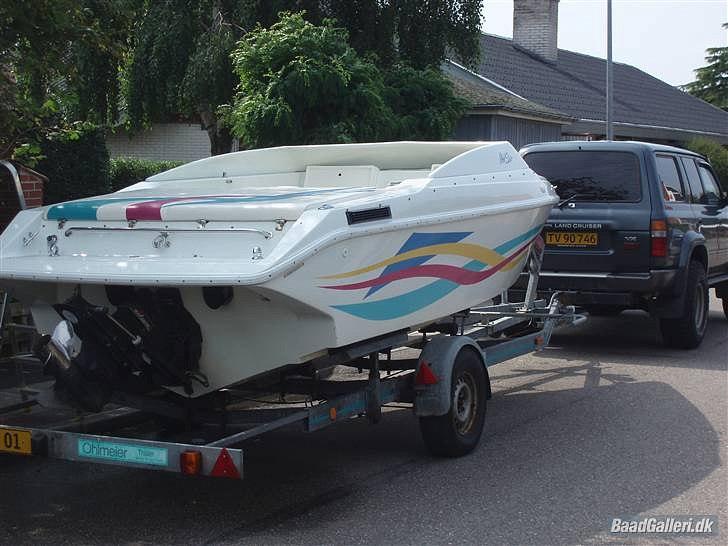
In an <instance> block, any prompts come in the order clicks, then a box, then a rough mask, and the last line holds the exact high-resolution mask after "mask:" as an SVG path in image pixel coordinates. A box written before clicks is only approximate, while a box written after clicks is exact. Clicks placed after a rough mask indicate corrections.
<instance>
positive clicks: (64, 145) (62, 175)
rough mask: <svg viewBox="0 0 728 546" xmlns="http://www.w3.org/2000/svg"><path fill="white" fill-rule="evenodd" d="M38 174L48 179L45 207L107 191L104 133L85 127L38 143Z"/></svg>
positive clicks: (106, 153) (106, 156) (44, 196)
mask: <svg viewBox="0 0 728 546" xmlns="http://www.w3.org/2000/svg"><path fill="white" fill-rule="evenodd" d="M40 151H41V154H42V157H43V158H42V159H41V160H40V161H39V162H38V165H37V170H38V171H39V172H41V173H43V174H45V175H46V176H47V177H48V184H46V186H45V189H44V195H43V201H44V202H45V204H51V203H58V202H59V201H70V200H72V199H80V198H82V197H89V196H91V195H99V194H104V193H108V191H109V152H108V150H107V149H106V139H105V137H104V131H103V130H102V129H100V128H99V127H84V128H83V129H82V130H78V131H73V132H71V133H59V134H57V135H56V136H53V137H51V138H48V139H46V140H44V141H43V142H41V145H40Z"/></svg>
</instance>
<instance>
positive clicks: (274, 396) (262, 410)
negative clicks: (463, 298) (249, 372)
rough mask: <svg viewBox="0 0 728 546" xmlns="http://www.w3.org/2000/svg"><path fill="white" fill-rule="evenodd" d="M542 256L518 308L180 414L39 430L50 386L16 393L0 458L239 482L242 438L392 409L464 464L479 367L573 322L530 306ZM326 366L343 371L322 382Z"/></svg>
mask: <svg viewBox="0 0 728 546" xmlns="http://www.w3.org/2000/svg"><path fill="white" fill-rule="evenodd" d="M542 254H543V241H541V239H540V238H539V239H537V241H536V243H535V244H534V245H533V247H532V249H531V252H530V254H529V259H528V262H527V265H526V267H527V272H528V274H529V283H528V287H527V290H526V295H525V298H524V301H522V302H517V303H509V302H508V301H507V293H504V294H503V295H502V296H501V302H500V303H498V304H496V305H488V306H483V307H475V308H471V309H468V310H466V311H463V312H461V313H457V314H455V315H452V316H449V317H446V318H443V319H440V320H439V321H437V322H436V323H433V324H428V325H425V326H422V327H419V328H417V329H411V330H401V331H397V332H392V333H390V334H387V335H384V336H380V337H378V338H375V339H369V340H366V341H362V342H359V343H355V344H352V345H349V346H347V347H342V348H337V349H332V350H329V351H328V352H327V353H326V354H324V355H321V356H318V357H317V358H314V359H312V360H310V361H309V362H307V363H305V364H297V365H291V366H286V367H284V368H281V369H280V370H276V371H275V372H273V373H272V374H268V375H266V376H265V377H261V378H257V379H253V380H252V381H247V382H245V383H244V384H242V385H240V386H239V387H233V388H229V389H223V390H221V391H218V392H215V393H212V394H210V395H208V396H205V397H201V398H200V399H185V400H186V404H184V405H181V404H180V403H179V399H177V400H176V401H172V400H171V399H170V398H168V397H165V396H163V395H160V396H159V397H150V396H134V395H128V394H117V395H115V396H114V398H113V399H112V401H113V407H112V408H111V409H108V410H106V411H102V412H100V413H94V414H88V413H80V414H79V413H78V412H72V413H71V414H70V415H67V419H65V420H63V421H60V422H56V423H51V424H39V423H38V422H37V421H38V420H37V419H36V417H37V415H36V414H37V412H36V410H37V409H39V408H43V407H53V406H52V403H51V404H49V402H48V398H49V394H48V393H49V392H51V390H52V382H47V383H46V384H45V388H43V387H44V386H43V385H42V384H41V385H40V388H34V386H33V385H31V386H25V385H21V386H20V387H18V388H17V389H16V390H15V392H14V396H15V397H16V398H15V399H13V397H12V396H11V397H10V399H8V398H7V396H6V397H5V398H3V397H2V396H0V422H4V424H0V453H13V454H17V455H26V456H30V455H34V456H45V457H49V458H55V459H65V460H70V461H78V462H86V463H101V464H108V465H117V466H125V467H130V468H144V469H150V470H164V471H168V472H176V473H182V474H187V475H202V476H214V477H227V478H236V479H240V478H242V477H243V475H244V472H243V462H244V459H243V455H244V449H243V448H241V447H240V445H241V444H243V443H244V442H245V441H247V440H251V439H253V438H258V437H260V436H261V435H263V434H265V433H267V432H270V431H273V430H276V429H280V428H282V427H287V426H292V425H298V426H302V427H303V429H304V430H305V431H307V432H314V431H317V430H320V429H323V428H326V427H328V426H331V425H333V424H336V423H340V422H342V421H346V420H348V419H350V418H355V417H366V418H367V419H369V420H370V421H371V422H372V423H377V422H379V421H380V420H381V419H382V407H384V406H387V405H389V404H392V403H403V404H407V405H411V407H412V409H413V411H414V414H415V415H416V416H417V417H419V419H420V428H421V431H422V435H423V439H424V441H425V444H426V446H427V447H428V449H429V450H430V452H432V453H433V454H436V455H442V456H459V455H464V454H466V453H468V452H470V451H471V450H472V449H474V448H475V446H476V445H477V443H478V441H479V439H480V435H481V432H482V429H483V423H484V418H485V404H486V400H487V399H488V398H490V378H489V375H488V369H489V368H490V367H492V366H494V365H496V364H499V363H501V362H505V361H507V360H510V359H512V358H515V357H518V356H522V355H525V354H528V353H532V352H534V351H539V350H542V349H543V348H545V347H546V346H547V345H548V344H549V340H550V339H551V335H552V333H553V332H554V330H555V329H557V328H560V327H563V326H567V325H573V324H577V323H579V322H582V321H584V320H585V317H584V316H583V315H580V314H578V313H576V311H575V309H574V308H573V307H571V306H565V305H562V304H561V302H560V300H559V296H560V294H559V293H554V294H552V295H551V297H550V299H549V300H543V299H541V300H539V299H536V297H537V296H536V288H537V283H538V275H539V271H540V266H541V258H542ZM416 351H419V353H417V352H416ZM400 356H401V357H400ZM24 362H26V364H25V365H28V364H27V360H26V361H24ZM18 365H19V364H18V363H17V362H16V367H17V366H18ZM36 365H38V366H39V365H40V364H39V363H36ZM336 366H340V367H346V368H337V369H339V370H343V369H346V370H348V372H347V373H341V374H339V373H336V374H334V375H332V376H329V375H328V374H329V373H330V372H331V370H332V369H333V368H334V367H336ZM20 375H21V376H22V374H20ZM6 392H7V391H6ZM0 395H3V393H2V392H0ZM42 422H44V423H47V422H48V420H47V418H46V419H44V420H42Z"/></svg>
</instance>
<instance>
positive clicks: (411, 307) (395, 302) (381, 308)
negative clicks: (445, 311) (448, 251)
mask: <svg viewBox="0 0 728 546" xmlns="http://www.w3.org/2000/svg"><path fill="white" fill-rule="evenodd" d="M540 231H541V226H537V227H535V228H533V229H531V230H529V231H527V232H526V233H524V234H523V235H519V236H518V237H515V238H513V239H511V240H510V241H506V242H505V243H503V244H502V245H500V246H498V247H496V249H495V251H496V252H498V254H506V253H508V252H509V251H511V250H513V249H515V248H517V247H519V246H521V245H522V244H523V243H525V242H527V241H529V240H530V239H532V238H533V237H535V236H536V235H537V234H538V233H539V232H540ZM463 267H464V268H465V269H469V270H471V271H482V270H483V269H484V268H485V267H486V264H484V263H483V262H480V261H478V260H473V261H471V262H468V263H467V264H465V265H464V266H463ZM459 286H460V285H459V284H457V283H454V282H452V281H448V280H446V279H439V280H437V281H435V282H432V283H430V284H427V285H425V286H422V287H420V288H417V289H416V290H413V291H411V292H407V293H405V294H400V295H399V296H393V297H391V298H387V299H383V300H378V301H367V302H361V303H351V304H347V305H332V307H333V308H334V309H338V310H339V311H343V312H345V313H348V314H350V315H353V316H355V317H359V318H363V319H365V320H391V319H395V318H399V317H403V316H405V315H409V314H410V313H414V312H415V311H419V310H420V309H423V308H425V307H427V306H428V305H432V304H433V303H435V302H436V301H438V300H440V299H442V298H444V297H445V296H447V295H448V294H449V293H450V292H452V291H453V290H455V289H456V288H458V287H459Z"/></svg>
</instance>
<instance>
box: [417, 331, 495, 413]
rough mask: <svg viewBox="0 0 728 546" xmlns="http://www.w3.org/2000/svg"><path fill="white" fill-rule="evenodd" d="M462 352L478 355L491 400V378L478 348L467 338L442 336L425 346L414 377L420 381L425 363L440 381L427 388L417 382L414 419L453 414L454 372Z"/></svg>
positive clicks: (428, 385)
mask: <svg viewBox="0 0 728 546" xmlns="http://www.w3.org/2000/svg"><path fill="white" fill-rule="evenodd" d="M462 350H472V351H474V352H475V353H476V354H477V355H478V358H479V359H480V361H481V363H482V364H483V368H484V369H485V378H486V381H487V396H488V398H490V377H489V376H488V368H486V367H485V362H484V361H483V355H482V352H481V350H480V347H479V346H478V344H477V343H476V342H475V341H473V340H472V339H471V338H469V337H468V336H445V335H440V336H436V337H434V338H432V339H431V340H430V341H429V342H428V343H427V345H425V348H424V349H423V350H422V353H420V358H419V360H418V362H417V374H416V376H415V377H419V375H420V369H421V367H422V364H423V363H426V365H427V366H428V367H429V368H430V370H432V372H433V374H434V375H435V377H436V378H437V381H436V382H435V383H433V384H426V385H418V384H417V381H415V397H414V412H415V415H417V416H418V417H433V416H438V415H445V414H446V413H447V412H448V411H450V399H451V392H450V391H451V383H452V369H453V366H454V365H455V358H456V357H457V355H458V354H459V353H460V351H462Z"/></svg>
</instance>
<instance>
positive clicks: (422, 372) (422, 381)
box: [415, 360, 440, 385]
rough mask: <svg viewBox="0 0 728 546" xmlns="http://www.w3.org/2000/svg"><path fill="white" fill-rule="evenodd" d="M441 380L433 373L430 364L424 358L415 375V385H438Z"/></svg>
mask: <svg viewBox="0 0 728 546" xmlns="http://www.w3.org/2000/svg"><path fill="white" fill-rule="evenodd" d="M438 381H440V380H439V379H438V378H437V376H436V375H435V374H434V373H433V371H432V368H430V365H429V364H428V363H427V362H425V361H424V360H423V361H422V362H420V369H419V370H417V376H416V377H415V385H436V384H437V382H438Z"/></svg>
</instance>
